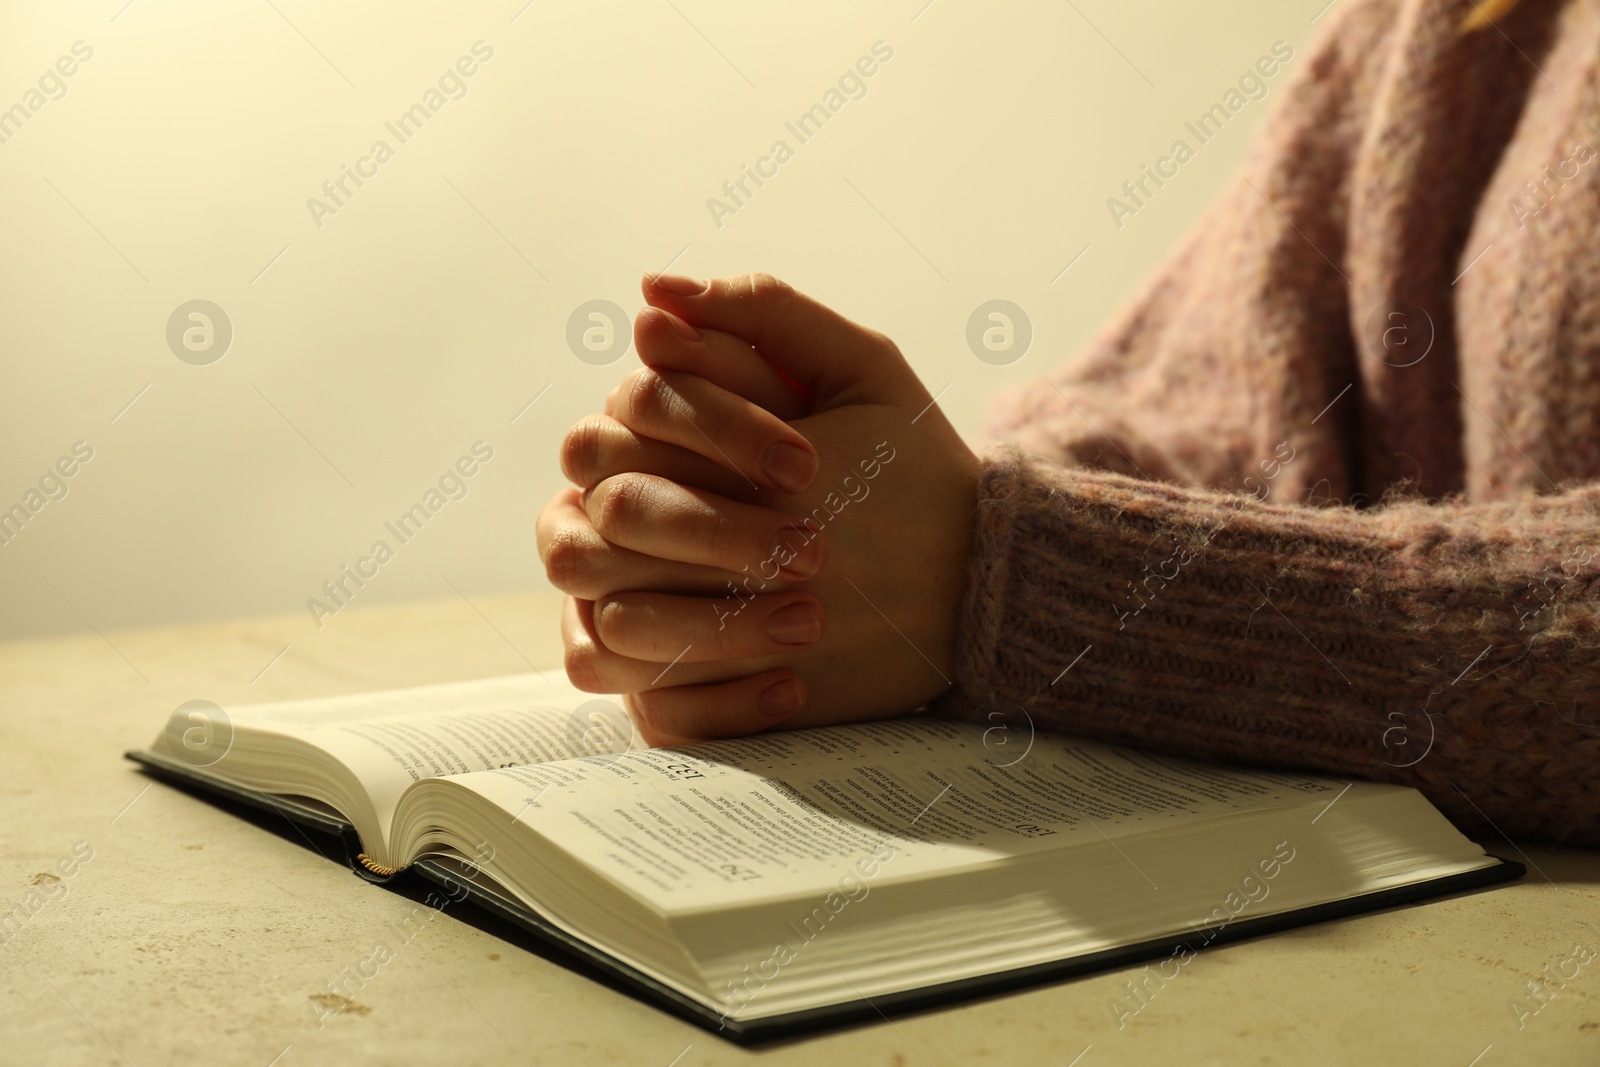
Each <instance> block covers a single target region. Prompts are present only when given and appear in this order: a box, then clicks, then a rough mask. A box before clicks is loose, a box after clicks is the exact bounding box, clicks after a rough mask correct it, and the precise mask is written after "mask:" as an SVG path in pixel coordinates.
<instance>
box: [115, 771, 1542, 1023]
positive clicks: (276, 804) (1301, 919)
mask: <svg viewBox="0 0 1600 1067" xmlns="http://www.w3.org/2000/svg"><path fill="white" fill-rule="evenodd" d="M126 755H127V757H128V758H129V759H131V760H133V761H134V762H136V763H138V764H139V765H140V767H141V768H142V769H143V770H144V771H145V773H147V774H149V775H151V776H153V777H155V778H158V779H161V780H162V781H165V782H168V783H170V784H173V785H176V786H179V787H180V788H183V789H184V790H186V791H188V792H192V793H195V794H198V795H200V796H201V797H202V798H204V799H207V800H210V801H213V802H220V803H222V804H223V805H224V806H232V805H235V804H237V805H244V806H245V807H247V808H251V809H254V810H256V811H259V812H264V813H268V814H275V815H278V816H280V817H282V819H283V820H285V821H286V822H287V823H288V824H289V825H290V826H291V827H292V828H293V829H295V830H297V831H299V832H300V836H301V837H302V838H303V839H304V840H305V842H306V843H307V844H309V845H310V846H311V847H312V848H313V849H314V850H315V851H317V852H319V853H321V854H322V855H323V856H325V857H327V858H329V859H332V860H334V861H335V862H342V863H344V864H345V865H346V866H348V867H349V868H350V869H351V870H353V871H355V872H356V874H358V875H360V876H361V877H362V878H364V879H366V880H367V881H369V882H374V883H377V884H380V885H383V886H386V887H388V888H391V889H394V890H396V891H397V892H402V893H406V894H407V895H408V896H409V895H412V894H414V893H415V891H416V889H417V887H418V885H419V883H422V884H426V885H432V886H437V887H438V888H439V889H440V890H442V891H443V892H444V894H445V896H446V897H447V898H448V899H449V900H452V901H457V902H463V901H465V902H471V903H472V904H474V905H476V906H477V907H478V908H479V909H481V911H482V912H483V913H485V915H486V916H489V917H492V920H496V921H498V923H503V924H509V925H510V926H511V927H512V928H514V930H512V931H508V930H506V929H505V928H504V927H503V926H502V927H498V928H497V923H496V922H495V921H491V922H490V923H487V924H485V923H474V925H478V926H480V927H481V928H484V929H486V930H488V931H489V932H490V933H495V934H497V935H499V936H501V937H506V936H507V935H508V934H511V935H512V936H511V937H510V938H508V939H509V940H512V941H513V943H515V942H516V940H518V939H517V938H516V937H515V933H516V932H521V933H522V934H526V935H531V936H532V938H533V939H534V940H535V942H537V943H538V945H539V946H541V947H543V948H544V949H546V950H547V951H546V952H541V953H540V954H541V955H549V956H550V957H551V958H553V959H556V960H559V961H561V962H563V963H565V964H567V965H569V966H574V969H576V970H579V971H581V972H583V973H585V974H588V975H590V976H591V977H595V978H597V979H599V980H601V981H603V982H605V983H606V984H608V985H611V986H613V987H615V988H618V989H620V990H622V991H624V992H627V993H629V994H631V995H632V996H635V997H638V998H639V999H641V1000H643V1001H645V1002H646V1003H648V1004H651V1005H654V1006H655V1007H657V1008H659V1009H661V1010H662V1011H665V1012H667V1013H669V1014H671V1015H675V1016H677V1017H678V1018H680V1019H684V1020H686V1021H688V1022H691V1023H694V1024H695V1025H696V1026H699V1027H702V1028H703V1029H705V1030H708V1031H710V1032H711V1033H714V1034H718V1035H720V1036H722V1037H725V1038H728V1039H729V1040H731V1041H734V1042H737V1043H739V1044H754V1043H757V1042H762V1041H770V1040H774V1039H776V1038H784V1037H794V1036H798V1035H803V1034H810V1033H816V1032H818V1031H822V1030H829V1029H836V1028H840V1027H844V1026H848V1025H851V1024H855V1023H863V1022H872V1021H876V1020H877V1019H880V1018H884V1017H886V1016H888V1015H894V1014H904V1013H908V1012H914V1011H924V1010H928V1009H931V1008H936V1007H941V1006H944V1005H948V1004H953V1003H957V1002H960V1001H964V1000H971V999H976V998H979V997H984V996H993V995H996V994H999V993H1004V992H1009V991H1011V990H1016V989H1023V988H1027V987H1030V986H1037V985H1043V984H1046V983H1049V982H1053V981H1057V980H1060V979H1063V978H1076V977H1081V976H1083V975H1088V974H1094V973H1097V972H1102V971H1110V970H1117V969H1120V968H1123V967H1129V966H1132V965H1134V964H1139V963H1146V962H1149V961H1151V960H1155V959H1160V958H1162V957H1165V956H1168V955H1170V954H1172V952H1173V951H1174V950H1175V949H1176V948H1177V946H1179V945H1180V944H1184V943H1186V942H1187V943H1189V944H1190V947H1191V948H1192V949H1195V950H1196V951H1198V949H1199V948H1201V947H1209V946H1211V945H1217V944H1225V943H1228V942H1233V941H1242V940H1245V939H1248V938H1252V937H1260V936H1261V935H1263V934H1271V933H1276V932H1278V931H1280V930H1289V929H1293V928H1294V927H1298V926H1308V925H1311V924H1313V923H1319V922H1324V921H1326V920H1328V919H1340V918H1344V917H1346V916H1350V915H1360V914H1363V913H1365V912H1371V911H1379V910H1381V909H1383V908H1389V907H1394V906H1395V905H1398V904H1411V903H1416V902H1418V901H1422V900H1427V899H1430V898H1433V897H1442V896H1447V895H1449V894H1451V893H1458V892H1462V891H1463V890H1468V889H1477V888H1480V887H1483V886H1488V885H1494V884H1496V883H1499V882H1508V881H1513V880H1515V879H1517V878H1521V877H1522V876H1523V875H1525V874H1527V868H1526V867H1524V866H1523V865H1522V864H1520V863H1517V862H1515V861H1512V860H1507V859H1503V858H1501V857H1499V856H1495V857H1494V858H1495V859H1496V860H1498V861H1499V862H1498V863H1497V864H1496V865H1494V866H1492V867H1484V868H1481V869H1479V870H1475V871H1466V872H1464V873H1461V874H1453V875H1447V876H1445V877H1442V878H1435V879H1432V880H1430V881H1426V882H1420V883H1417V884H1414V885H1407V886H1398V887H1395V888H1393V889H1383V890H1378V891H1377V892H1373V893H1365V894H1362V895H1361V896H1356V897H1348V898H1346V899H1343V900H1335V901H1329V902H1328V903H1325V904H1315V905H1312V906H1310V907H1306V908H1300V909H1297V910H1295V911H1289V912H1283V913H1280V914H1276V915H1261V916H1255V917H1252V918H1248V919H1235V920H1233V921H1231V922H1228V923H1226V924H1224V925H1221V926H1197V927H1195V928H1194V930H1193V932H1191V933H1189V934H1186V935H1184V936H1182V937H1174V936H1173V935H1170V934H1169V935H1167V936H1166V937H1162V938H1158V939H1155V940H1151V941H1142V942H1139V943H1137V944H1132V945H1123V946H1120V947H1117V948H1111V949H1103V950H1101V951H1098V952H1091V953H1088V954H1086V955H1081V956H1074V957H1072V958H1070V959H1064V960H1056V961H1053V962H1050V963H1042V964H1036V965H1033V966H1029V967H1021V968H1017V969H1015V970H1010V971H1001V972H998V973H995V974H987V975H979V976H977V977H974V978H966V979H962V980H960V981H956V982H946V983H943V984H940V985H932V986H924V987H921V988H918V989H908V990H904V991H902V992H899V993H885V994H881V995H879V996H876V997H873V998H871V999H870V1000H869V999H866V998H863V999H861V1000H854V1001H847V1002H844V1003H840V1004H831V1005H828V1006H826V1007H821V1008H814V1009H810V1010H807V1011H797V1012H791V1013H788V1014H785V1015H776V1016H769V1017H767V1018H762V1019H748V1020H744V1019H738V1018H727V1017H724V1016H723V1015H722V1014H720V1013H719V1012H717V1011H716V1010H714V1009H712V1008H710V1007H707V1006H706V1005H704V1004H701V1003H700V1002H699V1001H697V1000H693V999H692V998H690V997H687V996H685V995H683V994H682V993H680V992H678V991H677V990H675V989H673V988H671V987H670V986H667V985H664V984H663V983H661V982H660V981H658V980H657V979H655V978H652V977H651V976H650V975H648V974H645V973H643V972H641V971H639V970H638V969H636V968H635V967H633V966H632V965H630V964H628V963H625V962H623V961H622V960H619V959H617V958H615V957H614V956H611V955H610V954H609V953H607V952H605V951H604V950H602V949H600V948H599V947H597V946H595V945H592V944H590V943H589V942H587V941H584V940H582V939H581V938H577V937H574V936H573V935H571V934H569V933H567V932H566V931H565V930H562V929H561V928H559V927H557V926H555V925H554V924H552V923H550V922H549V921H548V920H546V919H544V918H542V917H541V916H540V915H538V914H537V913H536V912H533V911H530V910H529V909H528V908H526V907H524V906H523V905H522V903H521V902H520V901H518V900H514V899H512V898H510V897H508V896H506V895H505V894H503V893H502V892H500V891H499V890H498V889H496V888H492V887H490V886H488V885H485V884H483V883H480V882H478V881H477V880H476V879H475V878H474V877H473V872H472V871H471V869H470V868H467V867H462V866H458V865H452V864H447V863H442V862H439V861H436V860H421V861H418V862H417V863H414V864H412V865H411V866H410V867H408V868H406V869H405V870H402V871H399V872H397V873H395V874H392V875H380V874H378V873H376V872H375V871H373V870H371V869H370V868H368V867H367V866H366V865H365V864H364V863H363V862H362V861H361V859H360V858H359V857H360V856H361V841H360V839H359V838H358V837H357V836H356V832H355V827H354V826H352V825H351V824H350V823H349V822H347V821H345V820H344V819H342V818H339V817H337V816H333V815H330V814H329V813H328V812H326V811H324V810H322V809H320V808H317V807H314V806H312V805H309V804H305V803H302V802H300V801H297V800H294V799H292V798H289V797H282V796H273V795H272V794H269V793H263V792H261V791H260V790H258V789H252V788H250V787H249V786H246V785H241V784H239V783H237V782H230V781H227V780H225V779H223V778H219V777H217V776H215V775H211V774H207V773H205V772H204V771H203V770H199V769H196V768H194V767H191V766H189V765H188V764H185V763H183V762H182V761H180V760H175V759H171V758H170V757H166V756H162V755H160V754H159V753H155V752H148V751H133V752H128V753H126ZM266 825H268V826H272V823H271V822H268V823H266ZM280 832H281V831H280ZM313 835H314V836H315V837H316V838H319V839H321V841H322V842H323V844H326V845H328V846H330V847H331V848H332V849H333V851H334V852H335V853H336V855H332V856H330V855H329V854H328V852H327V851H324V847H323V844H319V843H318V841H317V840H314V839H313ZM337 853H342V854H337ZM1194 942H1200V944H1194ZM521 947H524V948H530V947H532V946H529V945H526V944H524V945H522V946H521ZM548 950H554V951H553V952H550V951H548Z"/></svg>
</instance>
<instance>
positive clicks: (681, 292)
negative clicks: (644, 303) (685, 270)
mask: <svg viewBox="0 0 1600 1067" xmlns="http://www.w3.org/2000/svg"><path fill="white" fill-rule="evenodd" d="M654 280H655V285H656V288H657V289H665V290H666V291H667V292H669V293H673V294H675V295H677V296H699V295H700V294H701V293H703V292H705V291H706V284H707V283H705V282H703V281H699V280H697V279H694V278H686V277H684V276H683V275H681V274H657V275H656V276H655V279H654Z"/></svg>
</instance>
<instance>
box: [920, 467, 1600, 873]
mask: <svg viewBox="0 0 1600 1067" xmlns="http://www.w3.org/2000/svg"><path fill="white" fill-rule="evenodd" d="M1296 460H1297V457H1295V456H1294V455H1293V453H1292V451H1289V450H1286V451H1285V452H1284V453H1283V454H1282V457H1281V459H1280V460H1278V461H1277V462H1279V463H1280V469H1282V470H1287V469H1289V468H1291V467H1292V465H1293V463H1294V462H1296ZM1269 470H1270V467H1269ZM1272 485H1273V478H1272V477H1271V476H1270V474H1267V473H1264V474H1263V477H1262V478H1261V479H1260V480H1259V482H1258V484H1257V486H1256V489H1255V491H1254V492H1241V493H1234V494H1228V493H1221V492H1217V491H1214V490H1206V489H1197V488H1186V487H1180V486H1174V485H1168V484H1162V483H1157V482H1150V481H1146V480H1142V479H1137V478H1129V477H1126V476H1124V475H1119V474H1115V473H1110V472H1106V471H1096V470H1088V469H1083V468H1072V467H1064V466H1058V465H1053V464H1042V463H1039V462H1037V461H1030V460H1026V459H1024V458H1022V457H1021V456H1020V455H1019V454H1018V453H1016V452H1015V451H1014V450H1009V451H1006V450H1003V451H1001V452H1000V453H999V454H998V455H997V456H995V457H992V458H991V459H989V460H988V461H987V462H986V463H985V467H984V475H983V486H982V491H981V504H980V508H979V518H978V526H977V534H976V545H975V553H974V565H973V571H972V574H971V576H970V581H969V584H968V593H967V598H968V599H967V605H966V627H965V630H964V632H963V635H962V637H961V640H960V644H959V646H958V659H957V663H956V669H957V684H956V689H955V690H954V691H953V692H952V693H950V694H949V695H947V696H946V697H944V698H943V699H942V702H941V704H940V705H939V710H940V711H941V712H942V713H944V714H948V715H954V716H957V717H964V718H978V719H983V720H986V721H988V722H990V723H992V724H995V723H1004V724H1007V725H1015V726H1017V727H1019V728H1021V727H1022V726H1023V725H1024V724H1025V723H1027V722H1031V723H1032V724H1033V726H1035V727H1037V728H1044V729H1048V728H1058V729H1063V730H1068V731H1070V732H1072V733H1075V734H1080V735H1084V736H1090V737H1095V738H1099V739H1101V740H1107V741H1113V742H1118V743H1125V744H1133V745H1138V746H1142V747H1147V748H1151V749H1160V750H1163V751H1167V752H1172V753H1176V754H1186V755H1193V756H1197V757H1202V758H1214V759H1220V760H1228V761H1234V762H1241V763H1253V764H1269V765H1275V766H1285V767H1300V768H1306V769H1314V770H1321V771H1324V772H1332V773H1336V774H1345V775H1350V776H1353V777H1359V778H1367V779H1376V780H1382V781H1390V782H1396V783H1400V784H1405V785H1412V786H1416V787H1417V788H1418V789H1420V790H1422V792H1423V793H1424V794H1425V795H1426V796H1427V797H1428V798H1429V799H1430V800H1432V801H1433V802H1434V803H1435V804H1436V805H1438V806H1439V808H1440V809H1441V810H1443V811H1444V812H1445V813H1446V814H1447V815H1449V816H1450V817H1451V818H1452V819H1454V820H1455V821H1456V822H1457V823H1458V825H1461V826H1462V827H1464V828H1466V829H1468V830H1469V831H1476V832H1491V831H1493V830H1495V829H1498V831H1499V832H1500V833H1504V834H1509V835H1522V836H1531V837H1537V838H1542V839H1547V840H1561V841H1565V843H1568V844H1575V845H1588V846H1594V845H1600V711H1597V707H1600V700H1597V699H1596V694H1600V654H1597V653H1600V486H1588V487H1584V488H1581V489H1575V490H1572V491H1569V492H1566V493H1563V494H1560V495H1552V496H1546V497H1525V498H1522V499H1520V500H1518V501H1515V502H1508V503H1502V504H1490V505H1480V506H1468V505H1464V504H1459V503H1451V504H1431V505H1430V504H1427V503H1423V502H1420V501H1392V502H1390V503H1389V504H1387V505H1385V506H1383V507H1381V508H1375V509H1369V510H1355V509H1350V508H1324V509H1317V508H1307V507H1305V506H1303V505H1293V504H1279V503H1275V502H1274V501H1273V499H1272V491H1273V490H1272Z"/></svg>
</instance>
